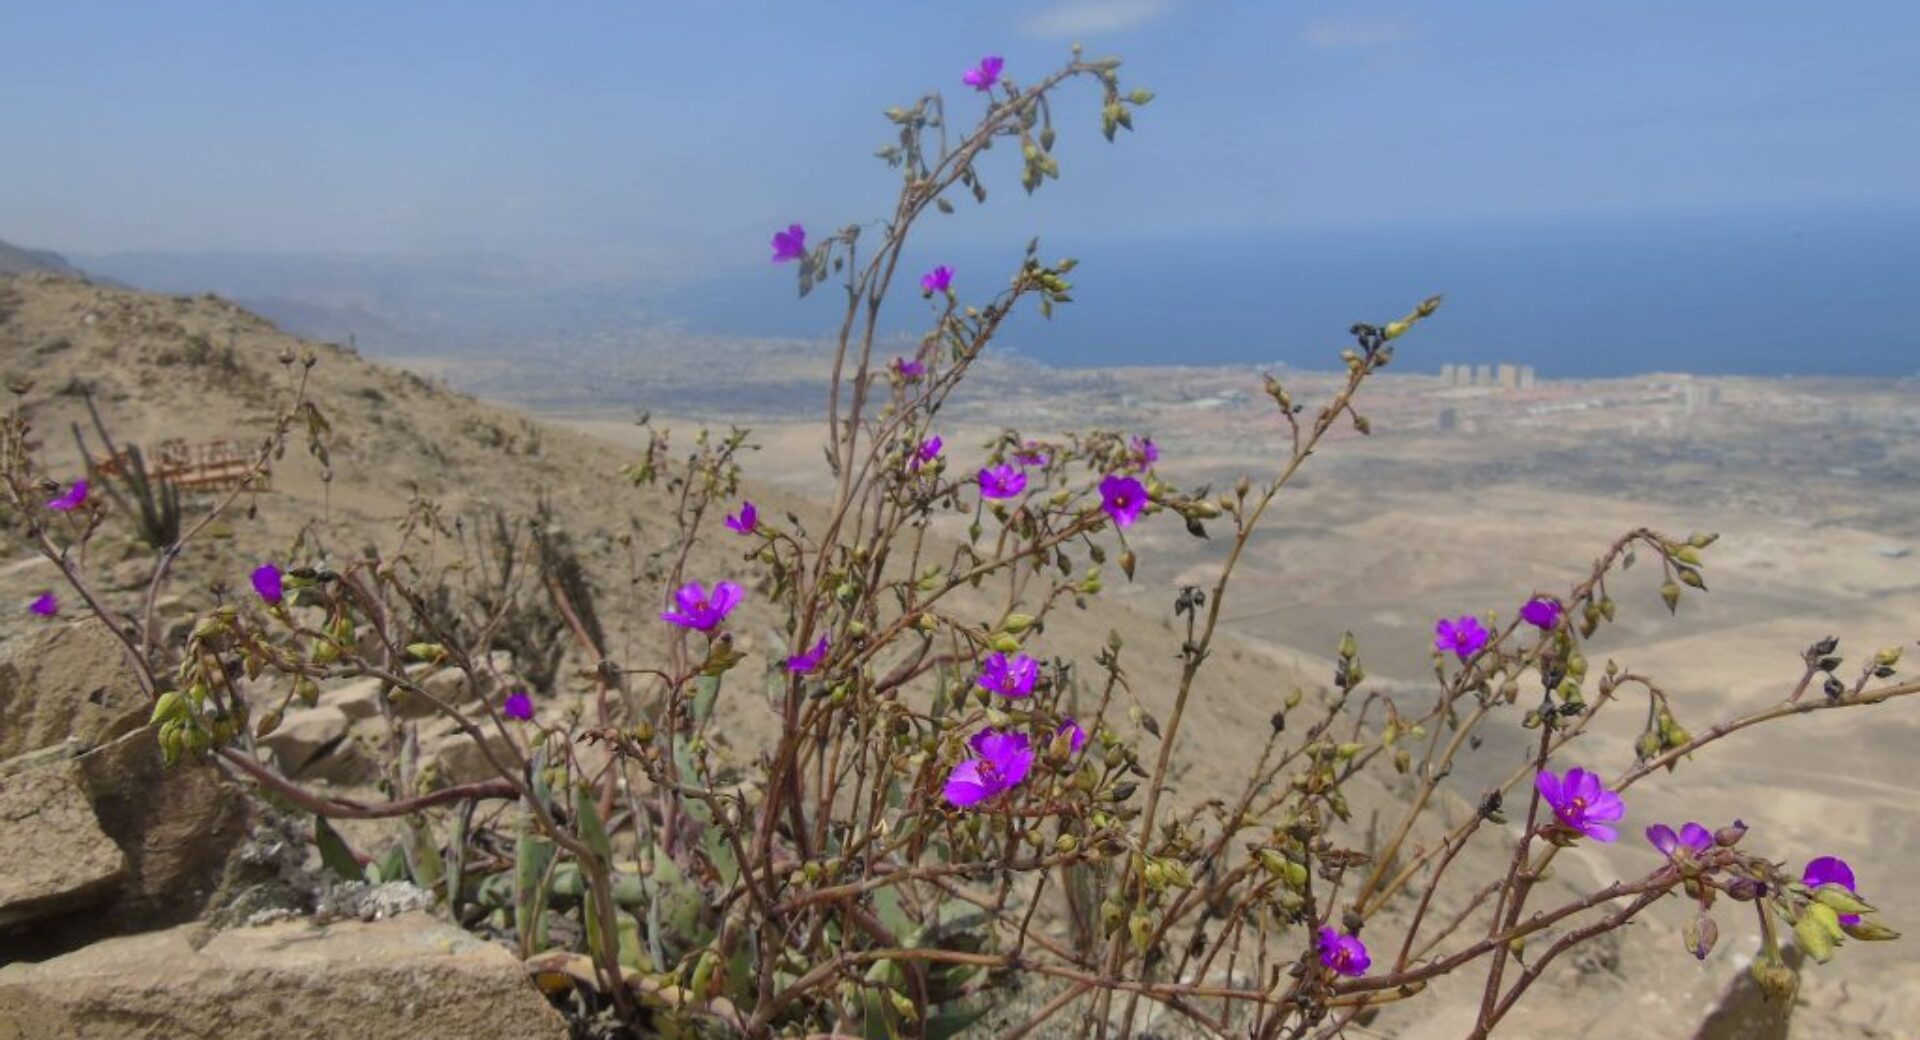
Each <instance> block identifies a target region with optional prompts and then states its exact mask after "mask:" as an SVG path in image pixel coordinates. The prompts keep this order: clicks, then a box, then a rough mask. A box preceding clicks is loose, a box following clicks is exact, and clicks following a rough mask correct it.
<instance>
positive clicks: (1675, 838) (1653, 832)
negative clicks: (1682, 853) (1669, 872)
mask: <svg viewBox="0 0 1920 1040" xmlns="http://www.w3.org/2000/svg"><path fill="white" fill-rule="evenodd" d="M1647 840H1648V841H1650V842H1652V843H1653V847H1654V848H1656V849H1659V850H1660V852H1661V854H1662V855H1665V856H1666V857H1667V858H1669V859H1671V858H1673V850H1674V849H1677V848H1679V847H1680V836H1679V835H1677V834H1675V833H1673V828H1672V827H1669V826H1667V825H1666V824H1664V823H1656V824H1654V825H1653V826H1651V827H1648V828H1647Z"/></svg>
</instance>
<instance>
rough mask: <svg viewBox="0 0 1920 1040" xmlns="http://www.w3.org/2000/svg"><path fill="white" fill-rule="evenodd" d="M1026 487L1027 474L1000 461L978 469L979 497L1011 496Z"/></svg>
mask: <svg viewBox="0 0 1920 1040" xmlns="http://www.w3.org/2000/svg"><path fill="white" fill-rule="evenodd" d="M1026 489H1027V475H1026V474H1025V473H1022V472H1020V471H1019V470H1017V469H1014V468H1013V467H1012V466H1011V465H1008V464H1006V463H1002V464H1000V465H998V466H988V467H987V468H986V469H983V470H981V471H980V497H981V498H1012V497H1013V496H1015V495H1017V494H1019V493H1020V492H1022V491H1025V490H1026Z"/></svg>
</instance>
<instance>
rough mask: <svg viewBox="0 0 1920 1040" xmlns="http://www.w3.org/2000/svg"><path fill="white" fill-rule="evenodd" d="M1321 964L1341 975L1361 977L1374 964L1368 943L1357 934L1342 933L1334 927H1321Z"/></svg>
mask: <svg viewBox="0 0 1920 1040" xmlns="http://www.w3.org/2000/svg"><path fill="white" fill-rule="evenodd" d="M1319 946H1320V964H1321V966H1323V967H1326V968H1331V969H1332V970H1333V971H1334V972H1335V973H1337V974H1340V975H1346V976H1350V977H1352V978H1359V977H1360V976H1362V975H1365V974H1366V973H1367V969H1368V968H1369V967H1371V966H1372V965H1373V959H1372V958H1371V957H1368V956H1367V944H1366V943H1363V942H1361V941H1360V937H1359V936H1357V935H1341V934H1340V933H1338V932H1336V931H1334V930H1333V929H1332V928H1330V927H1327V926H1324V925H1323V926H1322V927H1321V928H1320V942H1319Z"/></svg>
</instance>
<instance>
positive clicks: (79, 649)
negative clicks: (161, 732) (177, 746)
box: [0, 620, 149, 759]
mask: <svg viewBox="0 0 1920 1040" xmlns="http://www.w3.org/2000/svg"><path fill="white" fill-rule="evenodd" d="M148 711H149V705H148V702H147V698H146V695H145V694H144V693H143V692H142V691H141V689H140V684H139V683H138V682H136V681H135V680H134V678H133V672H132V671H131V670H130V669H128V668H127V662H126V656H125V649H124V648H123V647H122V646H121V644H120V641H119V640H117V639H115V638H114V637H113V634H112V633H111V632H109V631H107V629H106V626H104V625H102V624H100V623H99V622H98V621H92V620H88V621H71V622H62V623H57V624H51V625H44V626H35V627H34V628H33V629H31V630H30V631H28V632H27V633H25V634H23V635H20V636H17V637H15V638H14V639H11V640H8V642H7V645H6V646H5V647H3V648H0V719H5V720H6V725H4V726H0V759H9V758H13V757H15V756H16V755H23V754H25V753H27V752H29V751H35V750H38V749H40V748H45V747H52V746H53V745H56V744H60V743H64V742H67V741H73V742H76V743H78V744H79V745H80V746H81V747H83V748H90V747H95V746H98V745H100V744H104V743H106V742H108V741H110V740H112V739H114V738H115V737H118V736H120V735H121V734H123V733H126V732H128V731H129V730H133V729H137V728H139V727H140V726H142V725H144V724H145V723H146V721H147V713H148Z"/></svg>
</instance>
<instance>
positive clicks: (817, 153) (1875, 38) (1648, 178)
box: [0, 0, 1920, 273]
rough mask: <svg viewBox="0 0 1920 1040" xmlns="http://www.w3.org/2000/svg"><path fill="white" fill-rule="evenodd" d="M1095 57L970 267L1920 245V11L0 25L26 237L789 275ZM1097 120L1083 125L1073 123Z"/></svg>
mask: <svg viewBox="0 0 1920 1040" xmlns="http://www.w3.org/2000/svg"><path fill="white" fill-rule="evenodd" d="M1074 41H1080V42H1082V43H1084V44H1085V46H1086V48H1087V51H1088V53H1089V54H1106V53H1113V54H1118V55H1120V56H1122V57H1124V58H1125V59H1126V66H1125V67H1124V68H1123V69H1122V75H1123V80H1124V82H1125V84H1126V85H1127V86H1141V87H1147V88H1150V89H1152V90H1154V91H1155V92H1156V94H1157V99H1156V100H1155V101H1154V102H1153V103H1152V105H1150V106H1149V107H1148V108H1147V109H1145V110H1143V111H1142V113H1141V114H1140V117H1139V119H1138V121H1137V126H1138V128H1139V130H1138V132H1137V133H1136V134H1134V135H1131V136H1130V137H1127V136H1124V135H1123V138H1122V140H1121V141H1120V142H1119V143H1118V144H1115V145H1108V144H1107V143H1105V142H1104V141H1102V140H1101V139H1100V136H1099V133H1098V99H1097V97H1095V96H1093V95H1092V94H1090V93H1088V92H1086V91H1084V90H1083V91H1080V92H1079V94H1078V96H1074V95H1073V94H1069V95H1068V96H1067V97H1065V98H1064V99H1063V102H1064V107H1062V108H1061V109H1060V110H1059V111H1060V115H1061V116H1062V118H1063V119H1064V120H1065V125H1064V127H1063V130H1062V134H1061V143H1060V151H1059V153H1058V154H1059V159H1060V162H1061V165H1062V175H1063V178H1064V181H1063V183H1062V184H1061V185H1060V186H1058V187H1057V188H1056V187H1049V188H1048V189H1047V190H1046V191H1043V192H1041V193H1040V195H1039V196H1038V197H1037V198H1036V199H1034V200H1027V199H1024V198H1021V197H1020V192H1019V190H1018V187H1017V184H1016V183H1015V178H1016V176H1017V171H1015V170H1014V169H1013V168H1012V166H1011V158H1012V157H1011V156H1008V157H1007V161H1006V162H1004V163H1003V168H1002V169H1000V170H998V171H997V174H996V175H995V176H993V178H992V179H990V181H989V183H990V185H992V186H996V187H997V188H998V189H999V190H998V191H997V192H996V193H995V197H994V204H992V205H989V206H987V207H984V208H983V209H982V210H980V211H979V212H977V213H969V214H968V216H967V217H966V218H965V219H964V220H959V221H951V222H950V223H949V225H947V226H943V227H942V228H941V229H940V231H939V234H941V235H944V236H948V237H949V238H950V239H951V240H952V241H953V242H955V243H956V244H983V243H994V242H1004V241H1016V242H1024V240H1025V237H1026V236H1027V235H1028V234H1031V233H1034V232H1040V233H1053V234H1063V235H1066V236H1068V237H1070V238H1072V239H1074V240H1076V241H1080V242H1089V241H1092V242H1097V241H1102V240H1109V239H1110V240H1137V241H1152V240H1155V239H1159V238H1165V237H1167V236H1173V235H1180V236H1189V237H1191V236H1196V235H1198V236H1205V235H1208V234H1232V235H1240V236H1245V235H1262V234H1282V233H1285V232H1286V231H1288V230H1289V229H1303V228H1311V229H1319V230H1323V231H1324V230H1327V229H1334V230H1337V229H1340V228H1346V227H1353V228H1363V229H1369V230H1370V231H1371V232H1373V233H1376V234H1377V233H1379V232H1380V231H1381V230H1382V229H1388V230H1389V231H1390V230H1391V229H1393V228H1396V227H1403V226H1404V227H1409V228H1415V227H1434V226H1438V227H1445V226H1450V225H1459V224H1470V223H1481V224H1501V223H1514V224H1525V223H1526V222H1528V221H1551V220H1562V219H1574V218H1578V219H1611V218H1615V217H1618V218H1622V219H1627V218H1635V219H1660V218H1663V217H1665V216H1674V217H1699V216H1711V215H1714V214H1725V213H1739V212H1758V211H1791V210H1832V211H1843V212H1867V213H1871V212H1877V211H1903V212H1911V211H1914V210H1916V209H1920V60H1917V59H1920V4H1915V3H1913V2H1912V0H1857V2H1851V3H1846V4H1806V3H1783V2H1771V0H1763V2H1748V3H1742V4H1737V5H1736V4H1689V3H1673V2H1672V0H1663V2H1657V3H1651V2H1638V0H1613V2H1607V3H1597V2H1561V3H1539V2H1534V0H1524V2H1522V0H1474V2H1471V3H1462V2H1457V0H1455V2H1439V0H1435V2H1420V3H1414V2H1408V3H1374V2H1368V0H1346V2H1340V3H1320V2H1301V3H1269V2H1259V3H1254V2H1231V0H1208V2H1201V0H1105V2H1094V0H1051V2H1037V0H1027V2H1022V3H1011V2H1007V3H1003V2H997V0H980V2H974V3H947V4H931V3H899V2H894V3H868V2H853V0H835V2H832V3H827V2H816V3H795V2H792V0H786V2H746V0H711V2H700V3H685V2H681V3H654V2H622V3H565V4H541V5H533V4H525V3H516V4H506V3H487V2H475V0H463V2H459V3H450V2H449V3H441V2H415V3H391V2H386V0H381V2H364V0H331V2H328V3H324V4H263V3H258V2H254V0H246V2H238V0H236V2H224V3H220V2H193V0H181V2H173V3H164V4H127V3H121V2H111V3H108V2H95V0H63V2H61V3H44V2H42V3H23V2H17V0H0V67H4V68H5V69H6V72H5V74H4V75H3V76H0V141H4V142H5V145H4V155H5V158H4V160H0V238H4V239H7V240H9V241H13V242H15V243H18V244H23V245H30V246H36V247H42V248H53V249H57V250H62V251H69V252H76V253H83V254H86V253H93V254H100V253H110V252H116V251H125V250H172V251H207V250H235V251H245V252H273V253H312V252H330V253H356V254H451V253H462V254H471V253H502V254H511V255H515V256H529V257H537V258H541V259H542V260H545V261H548V262H553V263H561V264H571V265H578V266H579V267H581V268H582V269H600V268H604V269H606V270H625V269H630V270H633V271H635V272H636V273H645V272H649V271H651V272H661V271H676V270H678V271H711V270H718V269H726V268H728V267H730V266H733V265H740V264H745V263H748V262H752V263H762V264H763V263H764V262H765V250H766V240H767V236H768V235H769V233H770V231H771V230H772V229H773V228H775V227H779V226H784V225H785V224H786V223H788V222H790V221H803V222H806V223H809V224H812V225H814V226H832V225H838V224H841V223H845V222H850V221H854V220H861V219H871V218H872V217H874V216H877V215H878V214H879V212H880V205H881V203H882V201H883V200H884V199H885V198H886V197H887V195H888V193H889V192H890V190H891V187H892V183H893V182H892V175H891V174H890V173H889V172H888V171H887V170H886V168H885V167H884V166H883V165H882V164H881V163H879V162H878V161H877V160H875V159H873V158H872V157H871V155H872V151H873V149H874V148H875V147H876V146H878V145H880V144H883V143H885V141H886V138H887V125H886V123H885V122H884V120H883V119H882V118H881V117H880V112H881V110H882V109H884V108H885V107H887V106H888V105H892V104H897V103H906V102H910V101H911V100H912V99H913V98H915V97H916V96H917V95H918V94H919V93H920V92H921V91H923V90H927V89H938V90H940V91H942V92H943V94H944V95H945V97H946V100H947V102H948V103H949V104H950V105H951V106H953V111H954V112H955V113H956V114H961V113H969V112H972V111H974V110H975V109H976V106H979V105H980V104H982V102H981V100H980V99H979V98H978V97H977V96H975V95H974V94H973V92H972V91H971V90H969V89H968V88H966V87H964V86H963V85H962V84H961V83H960V75H961V73H962V72H963V71H964V69H965V68H966V67H967V66H968V65H970V64H971V63H973V62H974V61H975V60H977V59H978V58H979V57H980V56H981V55H983V54H987V53H995V54H1003V55H1005V57H1006V60H1007V71H1008V74H1009V75H1011V76H1013V77H1014V78H1015V79H1016V80H1031V79H1032V78H1034V77H1037V76H1038V75H1040V74H1042V73H1043V72H1044V71H1047V70H1050V69H1051V68H1053V67H1055V66H1057V65H1058V64H1059V63H1060V62H1062V61H1063V60H1065V58H1066V57H1067V49H1068V46H1069V44H1070V43H1072V42H1074ZM1076 121H1077V123H1076Z"/></svg>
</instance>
